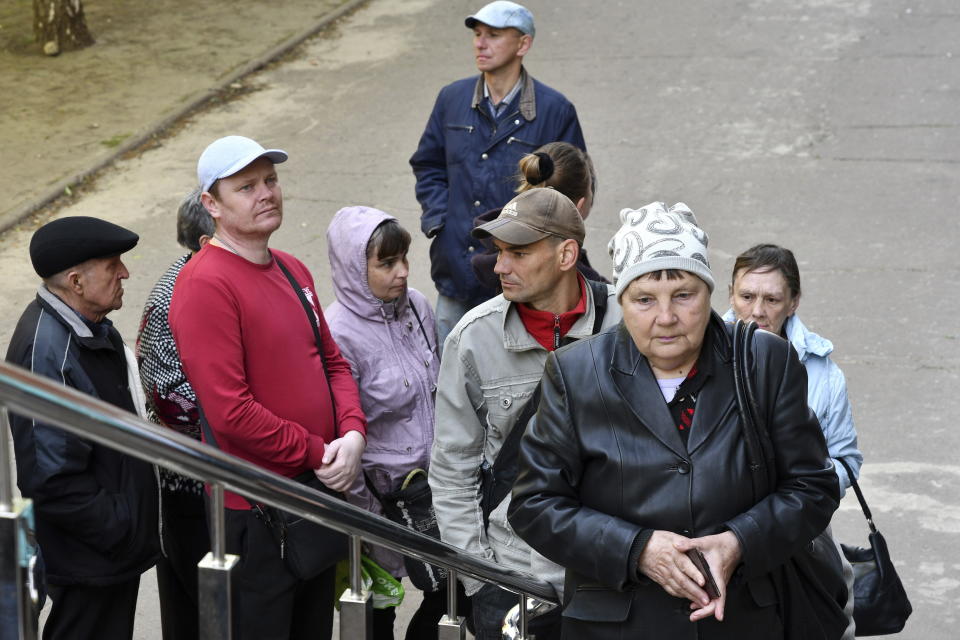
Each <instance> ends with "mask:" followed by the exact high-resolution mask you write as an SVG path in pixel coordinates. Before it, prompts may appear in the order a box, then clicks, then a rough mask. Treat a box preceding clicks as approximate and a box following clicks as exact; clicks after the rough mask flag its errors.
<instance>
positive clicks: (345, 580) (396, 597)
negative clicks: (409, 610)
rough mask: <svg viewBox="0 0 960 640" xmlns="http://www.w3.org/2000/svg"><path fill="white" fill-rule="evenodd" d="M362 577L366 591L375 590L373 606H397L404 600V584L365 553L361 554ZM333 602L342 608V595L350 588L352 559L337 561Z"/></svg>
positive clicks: (375, 607) (338, 608) (382, 607)
mask: <svg viewBox="0 0 960 640" xmlns="http://www.w3.org/2000/svg"><path fill="white" fill-rule="evenodd" d="M360 578H361V581H362V582H363V590H364V591H373V608H374V609H386V608H387V607H396V606H397V605H399V604H400V603H401V602H403V595H404V593H403V585H402V584H400V581H399V580H397V579H396V578H394V577H393V576H392V575H390V572H389V571H387V570H386V569H384V568H383V567H381V566H380V565H378V564H377V563H376V562H374V561H373V560H371V559H370V558H368V557H367V556H365V555H362V556H360ZM335 580H336V582H335V585H336V586H335V588H334V590H333V594H334V595H333V604H334V606H336V608H337V611H339V610H340V596H342V595H343V592H344V591H346V590H347V589H349V588H350V560H341V561H340V562H338V563H337V576H336V578H335Z"/></svg>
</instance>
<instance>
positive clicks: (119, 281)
mask: <svg viewBox="0 0 960 640" xmlns="http://www.w3.org/2000/svg"><path fill="white" fill-rule="evenodd" d="M76 274H77V275H76V281H75V282H76V284H75V285H74V287H76V292H77V295H78V296H79V297H80V299H81V300H82V302H81V303H80V306H82V307H83V308H82V309H77V310H78V311H80V312H81V313H82V314H83V315H84V316H85V317H86V318H88V319H90V320H93V321H95V322H99V321H100V320H102V319H103V318H104V317H106V315H107V314H108V313H110V312H111V311H114V310H115V309H119V308H120V307H122V306H123V281H124V280H126V279H127V278H129V277H130V272H128V271H127V267H126V266H124V264H123V261H122V260H121V259H120V256H113V257H110V258H94V259H92V260H87V261H86V262H84V263H83V264H81V265H78V267H77V269H76Z"/></svg>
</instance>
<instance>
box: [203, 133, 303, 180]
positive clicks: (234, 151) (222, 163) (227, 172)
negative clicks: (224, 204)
mask: <svg viewBox="0 0 960 640" xmlns="http://www.w3.org/2000/svg"><path fill="white" fill-rule="evenodd" d="M257 158H268V159H269V160H270V161H271V162H273V164H280V163H281V162H286V161H287V152H286V151H281V150H280V149H264V148H263V147H262V146H260V143H258V142H257V141H256V140H251V139H250V138H244V137H243V136H227V137H225V138H220V139H219V140H215V141H213V142H211V143H210V145H209V146H208V147H207V148H206V149H204V150H203V153H201V154H200V160H199V161H198V162H197V179H198V180H199V181H200V191H201V192H202V191H209V190H210V187H211V186H213V183H214V182H216V181H217V180H219V179H220V178H226V177H228V176H232V175H233V174H235V173H237V172H238V171H240V170H242V169H243V168H244V167H246V166H247V165H249V164H250V163H251V162H253V161H254V160H256V159H257Z"/></svg>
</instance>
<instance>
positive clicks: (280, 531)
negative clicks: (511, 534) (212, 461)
mask: <svg viewBox="0 0 960 640" xmlns="http://www.w3.org/2000/svg"><path fill="white" fill-rule="evenodd" d="M274 260H276V261H277V266H279V267H280V270H281V271H282V272H283V275H285V276H286V277H287V280H289V281H290V285H291V286H292V287H293V289H294V291H296V293H297V298H299V299H300V304H302V305H303V309H304V311H305V312H306V314H307V321H308V322H309V323H310V328H311V329H313V337H314V339H315V340H316V343H317V353H318V354H319V355H320V361H321V363H322V364H323V369H324V376H325V377H326V368H327V367H326V362H325V361H324V358H323V341H322V339H321V337H320V329H319V328H318V327H317V322H316V319H315V317H314V311H313V308H312V307H311V306H310V303H309V302H307V297H306V296H305V295H304V294H303V289H301V287H300V285H299V284H297V281H296V279H295V278H294V277H293V275H292V274H291V273H290V271H289V270H288V269H287V267H286V265H284V264H283V262H281V261H280V259H279V258H277V257H276V256H274ZM329 385H330V379H329V378H327V386H328V388H329ZM330 402H331V403H332V404H333V413H334V416H336V409H337V407H336V402H335V400H334V397H333V389H332V388H330ZM200 424H201V426H202V428H203V435H204V437H205V438H206V440H207V442H208V443H210V444H211V445H213V446H214V447H217V448H219V445H217V441H216V438H214V436H213V430H212V429H211V428H210V424H209V423H208V422H207V418H206V416H205V415H204V414H203V410H202V409H200ZM293 480H294V481H296V482H299V483H300V484H303V485H306V486H308V487H310V488H311V489H313V490H315V491H319V492H320V493H325V494H327V495H331V496H335V497H337V498H340V499H341V500H342V499H343V494H341V493H339V492H337V491H334V490H333V489H330V488H329V487H327V486H326V485H325V484H323V483H322V482H321V481H320V480H319V478H317V476H316V474H315V473H314V472H313V470H312V469H311V470H309V471H305V472H303V473H301V474H300V475H298V476H296V477H295V478H293ZM253 512H254V513H255V514H257V517H258V518H260V520H262V521H263V522H264V524H266V525H267V527H269V528H270V531H271V533H272V534H273V537H274V539H275V540H276V541H277V544H278V545H279V547H280V557H281V558H283V559H284V561H285V562H286V563H287V567H288V568H289V569H290V572H291V573H293V575H295V576H296V577H297V578H299V579H300V580H309V579H311V578H315V577H316V576H318V575H320V574H321V573H323V572H324V571H326V570H327V569H329V568H330V567H332V566H333V565H335V564H336V563H337V562H339V561H340V560H342V559H343V558H346V557H347V547H348V541H347V536H346V535H345V534H343V533H340V532H339V531H336V530H334V529H329V528H327V527H324V526H321V525H319V524H317V523H315V522H313V521H311V520H307V519H306V518H301V517H300V516H297V515H294V514H292V513H288V512H286V511H282V510H280V509H277V508H275V507H268V506H266V505H262V504H254V505H253Z"/></svg>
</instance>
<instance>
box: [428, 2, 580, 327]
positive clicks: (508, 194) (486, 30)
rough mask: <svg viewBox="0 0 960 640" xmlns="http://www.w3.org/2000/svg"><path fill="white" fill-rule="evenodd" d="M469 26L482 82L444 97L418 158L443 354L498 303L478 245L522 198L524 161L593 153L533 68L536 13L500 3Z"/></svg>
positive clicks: (454, 87) (465, 83) (457, 86)
mask: <svg viewBox="0 0 960 640" xmlns="http://www.w3.org/2000/svg"><path fill="white" fill-rule="evenodd" d="M465 24H466V26H467V28H469V29H471V30H472V31H473V49H474V54H475V58H476V63H477V69H479V70H480V72H481V75H480V76H479V77H470V78H464V79H463V80H458V81H456V82H454V83H452V84H449V85H447V86H446V87H444V88H443V89H441V90H440V95H439V96H438V97H437V101H436V104H435V105H434V107H433V112H432V113H431V114H430V119H429V120H428V121H427V126H426V129H425V130H424V132H423V136H421V138H420V145H419V146H418V147H417V151H416V152H415V153H414V154H413V156H412V157H411V158H410V165H411V166H412V167H413V173H414V175H415V176H416V178H417V187H416V191H417V200H419V201H420V205H421V207H422V208H423V214H422V216H421V218H420V228H421V230H422V231H423V232H424V234H426V236H427V237H428V238H432V239H433V242H432V243H431V245H430V264H431V268H430V273H431V276H432V277H433V281H434V284H435V285H436V287H437V292H438V297H437V333H438V334H439V336H438V337H439V340H440V344H443V341H444V340H445V338H446V336H447V334H448V333H449V332H450V330H451V329H452V328H453V326H454V325H455V324H456V323H457V321H458V320H459V319H460V317H461V316H462V315H463V314H464V313H466V311H467V310H469V309H470V308H472V307H474V306H476V305H477V304H479V303H481V302H483V301H484V300H486V299H487V297H488V293H487V292H486V289H485V288H484V287H483V286H482V285H481V284H480V283H479V282H478V281H477V279H476V277H475V276H474V274H473V270H472V268H471V267H470V258H471V256H472V255H473V253H474V252H476V251H482V250H483V248H482V245H481V244H480V242H479V241H478V240H475V239H474V238H472V237H471V236H470V232H471V230H472V229H473V219H474V217H475V216H478V215H480V214H481V213H483V212H485V211H488V210H490V209H495V208H499V207H502V206H503V205H504V204H506V203H507V202H508V201H509V200H510V199H511V198H512V197H513V196H514V195H515V194H514V192H513V190H514V187H515V186H516V175H517V171H518V162H519V160H520V158H521V157H523V155H525V154H527V153H530V152H532V151H534V150H536V149H537V148H538V147H540V146H541V145H544V144H546V143H548V142H554V141H558V140H562V141H566V142H569V143H571V144H575V145H576V146H578V147H580V148H581V149H584V150H585V149H586V145H585V143H584V141H583V132H582V131H581V130H580V122H579V121H578V120H577V111H576V109H575V108H574V106H573V105H572V104H571V103H570V102H569V101H568V100H567V99H566V98H565V97H563V95H562V94H560V93H559V92H557V91H555V90H553V89H551V88H550V87H548V86H546V85H544V84H542V83H540V82H537V81H536V80H534V79H533V77H531V76H530V75H529V74H528V73H527V72H526V70H525V69H524V68H523V57H524V56H525V55H526V54H527V52H528V51H529V50H530V47H531V45H532V44H533V37H534V33H535V30H534V25H533V16H532V15H531V13H530V12H529V11H528V10H527V9H526V8H525V7H522V6H521V5H519V4H516V3H513V2H506V1H504V0H498V1H497V2H491V3H490V4H488V5H486V6H484V7H483V8H482V9H480V11H478V12H477V13H475V14H474V15H472V16H470V17H468V18H467V19H466V20H465Z"/></svg>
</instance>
